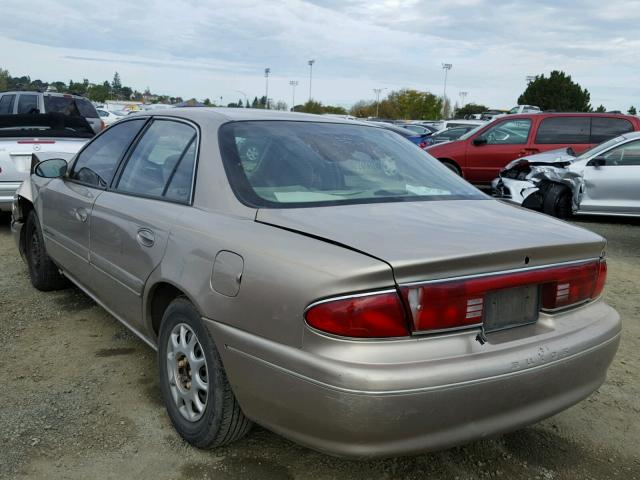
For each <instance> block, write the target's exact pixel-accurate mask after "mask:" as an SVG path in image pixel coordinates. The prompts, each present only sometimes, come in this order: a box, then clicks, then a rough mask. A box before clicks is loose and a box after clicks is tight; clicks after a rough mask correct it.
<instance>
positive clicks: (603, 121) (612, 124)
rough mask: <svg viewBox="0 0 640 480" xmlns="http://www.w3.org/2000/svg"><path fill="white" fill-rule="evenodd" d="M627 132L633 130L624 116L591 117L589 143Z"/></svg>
mask: <svg viewBox="0 0 640 480" xmlns="http://www.w3.org/2000/svg"><path fill="white" fill-rule="evenodd" d="M628 132H633V125H631V122H630V121H629V120H625V119H624V118H606V117H593V118H592V119H591V143H602V142H604V141H606V140H610V139H612V138H615V137H618V136H620V135H622V134H623V133H628Z"/></svg>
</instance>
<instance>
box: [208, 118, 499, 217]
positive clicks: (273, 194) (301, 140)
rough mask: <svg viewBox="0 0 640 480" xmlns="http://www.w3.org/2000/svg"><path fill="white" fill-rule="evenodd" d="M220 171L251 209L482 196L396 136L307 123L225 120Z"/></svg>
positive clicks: (375, 130) (381, 131)
mask: <svg viewBox="0 0 640 480" xmlns="http://www.w3.org/2000/svg"><path fill="white" fill-rule="evenodd" d="M219 139H220V147H221V153H222V158H223V161H224V166H225V170H226V172H227V176H228V177H229V181H230V183H231V186H232V188H233V190H234V192H235V193H236V196H237V197H238V198H239V200H241V201H242V202H243V203H245V204H247V205H250V206H253V207H274V208H289V207H306V206H319V205H334V204H346V203H372V202H389V201H416V200H440V199H448V200H450V199H484V198H487V197H486V196H485V195H484V194H482V193H481V192H480V191H478V190H477V189H476V188H474V187H473V186H471V185H470V184H468V183H467V182H466V181H464V180H463V179H461V178H460V177H458V176H457V175H455V174H454V173H452V172H451V171H449V170H448V169H447V168H446V167H444V166H443V165H442V164H440V162H438V161H437V160H435V159H434V158H433V157H431V156H430V155H428V154H427V153H426V152H424V151H422V150H421V149H420V148H418V147H416V146H415V145H413V144H412V143H411V142H408V141H407V140H405V139H404V138H402V137H400V136H399V135H397V134H395V133H393V132H390V131H387V130H384V129H380V128H375V127H368V126H364V125H347V124H334V123H315V122H290V121H249V122H232V123H227V124H225V125H223V126H222V127H221V128H220V138H219Z"/></svg>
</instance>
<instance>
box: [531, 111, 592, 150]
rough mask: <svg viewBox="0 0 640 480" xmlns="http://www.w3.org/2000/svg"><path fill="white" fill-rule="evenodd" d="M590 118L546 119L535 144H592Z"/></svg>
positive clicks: (541, 125) (539, 129)
mask: <svg viewBox="0 0 640 480" xmlns="http://www.w3.org/2000/svg"><path fill="white" fill-rule="evenodd" d="M590 130H591V118H590V117H558V118H553V117H552V118H545V119H543V120H542V122H541V123H540V126H539V127H538V133H537V135H536V140H535V143H540V144H550V143H564V144H570V143H590Z"/></svg>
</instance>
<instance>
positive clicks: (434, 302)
mask: <svg viewBox="0 0 640 480" xmlns="http://www.w3.org/2000/svg"><path fill="white" fill-rule="evenodd" d="M606 272H607V266H606V263H605V261H604V260H597V261H592V262H585V263H580V264H576V265H565V266H559V267H550V268H541V269H536V270H527V271H521V272H517V271H516V272H510V273H502V274H495V275H484V276H479V277H471V278H463V279H458V280H444V281H433V282H427V283H424V284H419V285H416V286H407V287H402V288H401V293H402V296H403V298H404V301H405V303H406V305H407V306H408V307H409V311H410V313H411V317H412V321H413V331H415V332H433V331H439V330H447V329H457V328H465V327H470V326H476V325H480V324H482V321H483V316H484V309H485V298H486V296H487V294H488V293H490V292H495V291H497V290H503V289H509V288H516V287H522V286H526V285H539V286H540V308H541V309H542V310H547V311H554V310H558V309H562V308H566V307H569V306H572V305H576V304H580V303H584V302H586V301H588V300H590V299H593V298H596V297H598V296H599V295H600V294H601V293H602V290H603V288H604V282H605V279H606Z"/></svg>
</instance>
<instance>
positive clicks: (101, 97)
mask: <svg viewBox="0 0 640 480" xmlns="http://www.w3.org/2000/svg"><path fill="white" fill-rule="evenodd" d="M105 83H106V84H107V85H108V84H109V82H105ZM86 95H87V97H88V98H89V100H92V101H94V102H99V103H103V102H105V101H107V100H108V98H109V88H108V87H107V86H105V84H104V83H103V84H102V85H91V86H90V87H89V88H87V92H86Z"/></svg>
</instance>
